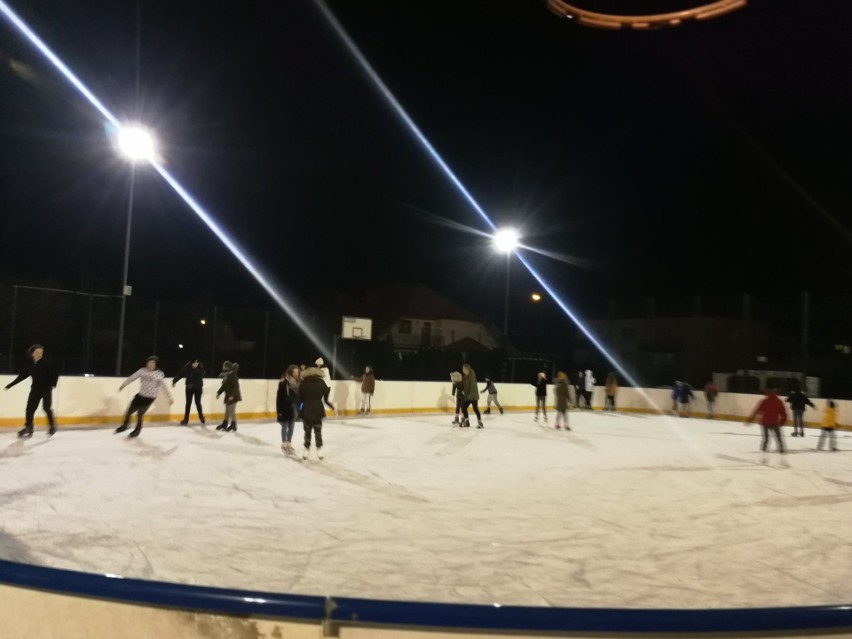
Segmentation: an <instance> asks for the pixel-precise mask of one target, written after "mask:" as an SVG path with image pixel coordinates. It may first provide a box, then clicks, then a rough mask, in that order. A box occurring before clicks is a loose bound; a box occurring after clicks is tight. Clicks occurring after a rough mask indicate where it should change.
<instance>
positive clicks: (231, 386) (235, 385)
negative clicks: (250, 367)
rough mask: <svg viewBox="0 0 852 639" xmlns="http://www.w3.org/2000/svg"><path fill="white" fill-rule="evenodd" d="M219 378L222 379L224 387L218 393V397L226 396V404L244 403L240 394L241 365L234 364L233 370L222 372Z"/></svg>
mask: <svg viewBox="0 0 852 639" xmlns="http://www.w3.org/2000/svg"><path fill="white" fill-rule="evenodd" d="M219 377H221V378H222V385H221V386H220V387H219V390H218V391H216V397H219V395H223V394H224V395H225V403H226V404H236V403H237V402H241V401H243V396H242V394H240V365H239V364H232V365H231V368H229V369H228V370H226V371H222V372H221V373H220V374H219Z"/></svg>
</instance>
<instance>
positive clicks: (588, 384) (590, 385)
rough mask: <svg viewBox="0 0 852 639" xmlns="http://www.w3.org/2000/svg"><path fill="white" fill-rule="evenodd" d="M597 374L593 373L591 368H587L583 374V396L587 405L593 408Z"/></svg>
mask: <svg viewBox="0 0 852 639" xmlns="http://www.w3.org/2000/svg"><path fill="white" fill-rule="evenodd" d="M596 381H597V380H595V376H594V375H593V374H592V371H591V370H590V369H588V368H587V369H586V373H585V374H584V375H583V383H584V386H583V398H584V399H585V400H586V407H587V408H589V409H591V408H592V393H594V392H595V382H596Z"/></svg>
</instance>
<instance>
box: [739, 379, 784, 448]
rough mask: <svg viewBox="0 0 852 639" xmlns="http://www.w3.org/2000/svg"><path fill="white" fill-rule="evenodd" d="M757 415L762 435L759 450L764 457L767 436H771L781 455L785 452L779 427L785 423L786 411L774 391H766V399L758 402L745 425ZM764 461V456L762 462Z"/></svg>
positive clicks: (767, 440)
mask: <svg viewBox="0 0 852 639" xmlns="http://www.w3.org/2000/svg"><path fill="white" fill-rule="evenodd" d="M758 415H760V427H761V430H762V434H763V439H762V442H761V446H760V450H761V451H762V452H763V454H764V455H765V454H766V449H767V448H768V446H769V435H770V434H771V435H773V436H774V437H775V439H776V441H777V442H778V452H779V453H781V454H782V455H783V454H784V453H785V452H787V451H786V450H785V449H784V440H783V439H782V437H781V427H782V426H783V425H784V424H785V423H786V421H787V409H786V408H784V402H782V401H781V399H780V398H779V397H778V393H777V392H776V391H775V390H774V389H770V390H768V391H766V397H764V398H763V399H762V400H760V402H758V404H757V406H756V407H755V409H754V411H752V413H751V415H750V416H749V418H748V419H747V420H746V424H750V423H752V422H753V421H754V420H755V419H756V418H757V416H758ZM765 460H766V458H765V456H764V458H763V461H765Z"/></svg>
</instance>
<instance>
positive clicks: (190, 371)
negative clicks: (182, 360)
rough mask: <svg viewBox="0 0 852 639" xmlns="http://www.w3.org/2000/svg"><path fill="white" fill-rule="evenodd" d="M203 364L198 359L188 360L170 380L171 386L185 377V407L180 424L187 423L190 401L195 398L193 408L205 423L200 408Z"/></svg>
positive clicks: (203, 372)
mask: <svg viewBox="0 0 852 639" xmlns="http://www.w3.org/2000/svg"><path fill="white" fill-rule="evenodd" d="M204 374H205V370H204V364H202V363H201V361H200V360H198V359H193V360H190V361H188V362H187V363H186V364H184V365H183V368H181V369H180V372H179V373H178V374H177V375H176V376H175V378H174V379H173V380H172V386H175V385H177V383H178V382H179V381H180V380H182V379H186V383H185V386H186V407H185V408H184V411H183V419H182V420H181V422H180V425H181V426H186V425H187V424H189V411H190V410H191V409H192V401H193V399H194V400H195V410H197V411H198V419H199V421H200V422H201V423H202V424H206V423H207V420H205V419H204V409H203V408H201V391H202V390H204Z"/></svg>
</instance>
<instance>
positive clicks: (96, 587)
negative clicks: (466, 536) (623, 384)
mask: <svg viewBox="0 0 852 639" xmlns="http://www.w3.org/2000/svg"><path fill="white" fill-rule="evenodd" d="M0 585H2V588H5V590H2V589H0V592H3V594H4V595H5V597H7V599H4V601H6V603H9V599H12V600H15V599H16V598H17V599H20V600H22V601H27V602H28V603H29V604H32V603H33V602H34V603H35V604H36V605H37V606H38V608H37V615H34V614H33V613H34V608H33V607H32V605H28V606H27V607H26V608H21V607H18V608H11V607H9V608H6V612H5V613H4V615H3V620H2V623H3V625H4V628H6V629H7V630H11V632H12V635H11V636H24V635H20V634H15V628H17V627H18V626H16V624H17V623H18V621H19V620H24V621H23V622H22V624H21V627H24V625H25V626H26V628H27V630H28V631H29V632H31V633H32V632H38V633H40V634H39V635H38V636H47V635H48V634H49V631H51V630H54V631H55V630H56V629H57V628H61V629H62V632H63V636H65V637H77V636H94V635H91V634H90V635H87V634H86V633H87V632H91V631H92V628H94V627H95V626H96V625H97V624H98V623H101V624H102V623H103V619H95V618H93V617H92V614H80V613H81V612H83V611H85V610H86V607H87V606H91V604H92V602H97V603H99V604H100V606H99V607H94V608H93V610H95V611H98V612H99V613H100V614H101V615H103V616H109V623H110V624H112V625H111V627H110V629H111V631H112V632H111V636H130V635H128V634H125V632H126V631H128V630H134V628H131V627H130V625H131V624H133V623H136V624H138V623H139V622H140V615H139V614H136V615H128V614H125V613H126V610H124V609H123V610H121V611H119V614H111V615H109V614H108V611H110V608H111V607H114V606H119V605H124V604H130V605H132V606H136V607H142V608H144V609H146V610H148V611H149V612H152V613H163V614H164V615H166V620H165V626H167V627H169V628H171V626H170V625H169V624H174V630H175V632H177V629H178V627H180V628H182V629H183V630H181V632H183V633H187V630H186V628H187V619H186V616H187V613H198V614H200V615H204V616H203V617H202V621H203V622H204V623H205V624H206V625H205V626H203V628H204V629H205V634H203V635H201V636H208V637H216V636H222V637H226V636H227V637H231V636H233V635H232V634H226V633H225V632H224V631H223V632H222V633H221V634H211V631H210V628H211V627H215V626H211V625H210V623H211V618H212V619H213V620H215V619H216V618H220V619H221V618H231V619H232V620H235V623H243V624H246V627H247V628H248V629H251V630H254V631H255V634H249V633H248V632H246V635H245V636H282V635H280V634H278V635H275V634H271V635H266V634H264V635H260V634H259V633H257V632H256V631H257V625H258V624H263V623H266V624H267V627H269V626H270V625H274V624H277V623H278V622H285V621H293V622H297V624H296V625H295V626H293V628H295V630H293V634H285V635H283V636H288V637H289V636H299V637H302V636H305V637H307V636H313V637H317V636H338V637H348V636H353V637H356V636H370V637H406V636H412V637H415V636H416V637H424V636H425V635H427V634H431V633H437V634H435V635H434V636H442V637H446V636H449V635H450V634H452V635H453V636H456V635H455V633H462V634H460V635H459V636H468V637H475V636H476V635H477V634H479V635H486V634H487V636H492V637H493V636H495V635H502V636H513V637H516V638H518V637H525V636H531V635H532V634H533V633H534V634H535V636H538V637H540V636H542V635H545V636H564V635H566V634H567V635H570V636H572V637H579V636H601V633H605V636H618V635H621V636H644V637H652V636H653V637H660V636H666V635H669V636H671V635H672V634H676V635H677V636H681V637H682V636H687V635H692V634H705V633H713V634H716V635H717V636H723V637H728V638H731V637H734V636H747V635H750V634H752V633H761V636H766V637H771V636H773V635H776V636H778V635H777V633H783V636H784V637H794V636H810V637H816V636H834V637H837V636H840V633H844V631H852V605H844V606H840V605H834V606H808V607H799V608H755V609H747V608H739V609H715V610H714V609H710V610H695V609H685V610H676V609H663V610H643V609H619V608H543V607H528V606H500V605H497V604H495V605H482V604H445V603H421V602H401V601H386V600H370V599H357V598H347V597H322V596H306V595H287V594H275V593H268V592H255V591H246V590H231V589H224V588H213V587H207V586H194V585H186V584H169V583H163V582H155V581H144V580H139V579H123V578H121V577H116V576H107V575H99V574H86V573H81V572H75V571H69V570H64V569H58V568H46V567H43V566H31V565H26V564H20V563H13V562H9V561H4V560H0ZM9 587H11V589H9ZM16 595H17V597H16ZM56 595H61V596H70V597H72V598H74V599H73V601H76V602H77V603H76V604H75V605H74V607H73V608H72V610H73V611H75V612H74V614H70V615H69V614H68V611H67V602H66V606H65V610H64V612H63V614H62V615H61V616H60V615H59V614H57V612H58V611H57V610H54V609H53V607H52V606H53V605H54V604H52V603H51V601H52V599H51V598H52V597H54V596H56ZM28 597H29V598H28ZM73 601H72V603H73ZM12 609H16V610H21V614H20V615H18V616H16V615H14V614H9V610H12ZM131 610H136V611H137V612H139V610H138V608H135V609H131ZM98 612H95V613H93V614H98ZM113 612H115V611H113ZM169 614H171V615H172V617H169V616H168V615H169ZM160 616H161V617H162V616H163V615H160ZM142 618H147V619H149V620H150V619H151V618H152V616H151V614H149V615H148V616H147V617H144V616H143V617H142ZM193 620H194V621H196V623H197V618H194V619H193ZM159 621H160V626H163V625H164V621H163V619H162V618H160V619H159ZM306 623H309V624H310V626H306V625H305V624H306ZM121 624H127V628H122V627H121ZM219 627H221V625H220V626H219ZM311 627H312V628H313V630H311ZM196 629H197V626H196ZM229 629H230V631H231V632H233V627H232V626H229ZM244 629H246V628H244ZM299 629H301V632H299V631H298V630H299ZM135 630H136V631H137V632H136V634H133V636H137V635H139V636H146V635H145V634H144V631H145V628H143V629H142V630H143V632H142V634H139V632H138V631H139V628H135ZM150 630H152V628H148V631H150ZM358 631H364V633H365V634H359V633H358ZM279 632H280V630H279ZM409 633H410V634H409ZM793 633H797V634H793ZM798 633H801V634H798ZM50 634H51V636H52V633H50ZM27 636H37V635H27ZM98 636H100V635H98ZM148 636H150V635H148ZM163 636H181V635H179V634H171V633H170V634H167V635H163ZM183 636H189V635H188V634H184V635H183ZM193 636H194V635H193ZM240 636H243V635H240Z"/></svg>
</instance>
